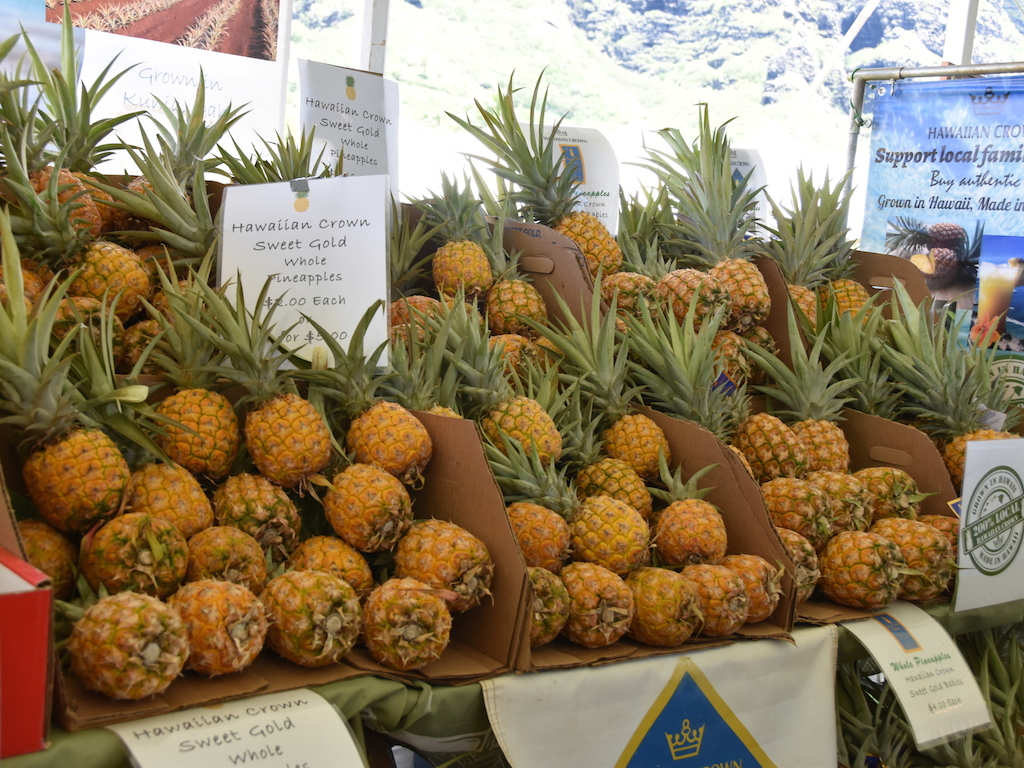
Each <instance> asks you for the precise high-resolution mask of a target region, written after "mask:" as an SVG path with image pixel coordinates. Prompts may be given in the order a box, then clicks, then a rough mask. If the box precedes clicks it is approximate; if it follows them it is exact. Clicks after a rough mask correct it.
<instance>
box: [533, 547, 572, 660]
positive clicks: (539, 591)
mask: <svg viewBox="0 0 1024 768" xmlns="http://www.w3.org/2000/svg"><path fill="white" fill-rule="evenodd" d="M526 570H527V574H528V575H529V577H530V586H531V589H532V591H533V602H532V604H531V606H530V647H531V648H539V647H540V646H542V645H547V644H548V643H550V642H551V641H552V640H554V639H555V638H556V637H558V634H559V633H560V632H561V631H562V628H563V627H564V626H565V622H566V621H568V619H569V592H568V591H567V590H566V588H565V585H564V584H563V583H562V580H561V579H560V578H558V576H557V575H555V574H554V573H552V572H551V571H549V570H547V569H546V568H537V567H534V566H529V567H528V568H527V569H526Z"/></svg>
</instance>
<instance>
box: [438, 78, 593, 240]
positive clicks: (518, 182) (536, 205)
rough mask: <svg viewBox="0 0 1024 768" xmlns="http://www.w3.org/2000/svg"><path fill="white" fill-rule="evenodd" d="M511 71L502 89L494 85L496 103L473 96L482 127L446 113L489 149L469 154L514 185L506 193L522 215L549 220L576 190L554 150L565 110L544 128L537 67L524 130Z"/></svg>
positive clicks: (568, 206)
mask: <svg viewBox="0 0 1024 768" xmlns="http://www.w3.org/2000/svg"><path fill="white" fill-rule="evenodd" d="M514 77H515V73H513V74H512V75H510V76H509V80H508V88H507V89H505V90H502V89H501V87H500V86H499V87H498V94H497V102H498V103H497V106H496V107H494V108H490V109H488V108H487V107H485V106H483V105H482V104H481V103H480V102H479V101H474V104H475V105H476V108H477V111H478V112H479V113H480V117H481V119H482V120H483V122H484V127H480V126H476V125H473V124H472V123H470V122H469V120H468V119H463V118H460V117H458V116H456V115H453V114H452V113H451V112H449V113H447V114H448V116H449V117H450V118H452V120H454V121H455V122H456V123H457V124H458V125H459V126H460V127H461V128H464V129H465V130H466V131H468V132H469V133H470V134H471V135H472V136H473V137H474V138H476V139H478V140H479V141H480V142H481V143H482V144H483V145H484V146H485V147H487V148H488V149H489V150H490V151H491V152H493V153H494V155H495V157H496V159H491V158H486V157H481V156H479V155H470V156H469V157H471V158H473V159H476V160H480V161H481V162H484V163H486V164H488V165H489V166H490V167H491V169H492V170H493V171H494V173H496V174H497V175H498V176H499V177H501V178H503V179H505V180H506V181H509V182H511V183H512V184H513V185H515V186H516V187H518V189H515V190H513V191H512V192H511V193H510V198H511V199H512V200H513V201H515V202H516V203H517V204H518V205H520V206H521V212H522V214H523V217H524V219H525V220H527V221H529V220H533V219H536V220H538V221H541V222H542V223H545V224H553V223H554V222H556V221H558V220H559V219H561V218H562V217H563V216H565V215H566V214H568V213H569V212H570V211H571V210H572V207H573V205H574V204H575V202H576V200H577V198H578V197H579V195H580V191H579V185H578V183H577V182H576V180H575V178H574V177H573V175H572V174H570V173H565V172H564V167H563V163H562V157H561V154H560V153H557V152H556V148H557V145H556V142H555V136H556V134H557V132H558V129H559V127H561V124H562V120H564V119H565V116H564V115H563V116H562V117H560V118H558V120H556V121H555V123H554V125H553V126H552V127H551V128H550V130H548V131H547V132H545V128H544V126H545V116H546V114H547V103H548V89H547V88H545V89H544V90H543V93H542V92H541V83H542V81H543V79H544V73H543V72H541V74H540V76H538V78H537V83H536V85H535V86H534V88H533V96H532V98H531V100H530V119H529V122H528V124H527V126H526V130H525V131H524V129H523V126H522V124H521V123H520V121H519V118H518V116H517V115H516V107H515V99H514V97H515V94H516V93H517V92H518V90H519V89H517V88H514V87H513V79H514Z"/></svg>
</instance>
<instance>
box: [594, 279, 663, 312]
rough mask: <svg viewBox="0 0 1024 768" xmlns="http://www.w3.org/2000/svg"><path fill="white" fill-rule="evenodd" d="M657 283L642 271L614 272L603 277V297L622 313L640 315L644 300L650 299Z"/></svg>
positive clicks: (606, 302)
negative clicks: (613, 303) (613, 302)
mask: <svg viewBox="0 0 1024 768" xmlns="http://www.w3.org/2000/svg"><path fill="white" fill-rule="evenodd" d="M656 285H657V283H656V282H655V280H654V278H652V277H650V276H648V275H644V274H641V273H640V272H613V273H612V274H610V275H603V276H602V277H601V286H600V288H601V299H602V300H603V301H604V302H605V304H608V305H609V306H610V305H611V303H612V301H613V300H614V301H615V309H616V311H617V312H620V313H622V314H630V315H638V314H639V313H640V304H641V302H642V301H647V300H649V299H650V297H651V296H652V295H654V292H655V286H656Z"/></svg>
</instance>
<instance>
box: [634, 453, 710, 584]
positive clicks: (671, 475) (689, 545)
mask: <svg viewBox="0 0 1024 768" xmlns="http://www.w3.org/2000/svg"><path fill="white" fill-rule="evenodd" d="M714 466H715V465H712V466H711V467H704V468H703V469H700V470H698V471H696V472H694V473H693V475H691V476H690V479H689V480H687V481H686V482H683V479H682V475H681V472H682V470H681V468H676V470H675V471H674V472H672V471H670V470H669V468H668V464H667V462H665V461H664V459H663V460H662V466H661V476H662V483H663V484H664V485H665V489H664V490H660V489H657V488H655V489H653V490H652V493H653V494H654V495H656V496H657V497H658V498H659V499H661V500H662V501H665V502H668V505H667V506H666V507H665V508H664V509H661V510H659V511H658V513H657V514H656V515H655V517H654V526H653V536H652V538H653V540H654V546H655V552H656V553H657V557H658V561H659V562H660V563H662V564H664V565H667V566H669V567H673V566H686V565H695V564H697V563H720V562H721V561H722V558H724V557H725V554H726V550H727V549H728V534H727V532H726V529H725V521H724V520H723V519H722V513H721V512H719V510H718V508H717V507H715V506H714V505H713V504H712V503H711V502H709V501H705V500H704V498H703V497H704V496H705V495H707V493H708V492H709V491H711V490H713V489H712V488H707V487H705V488H698V487H697V483H698V481H699V480H700V478H701V477H703V476H704V475H706V474H707V473H708V472H709V471H710V470H711V469H713V467H714Z"/></svg>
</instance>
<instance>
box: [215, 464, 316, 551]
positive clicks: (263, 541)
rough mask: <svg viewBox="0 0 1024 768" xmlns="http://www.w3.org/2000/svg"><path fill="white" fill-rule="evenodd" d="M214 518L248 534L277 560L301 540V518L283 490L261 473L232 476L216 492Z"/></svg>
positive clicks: (218, 523) (219, 523) (222, 523)
mask: <svg viewBox="0 0 1024 768" xmlns="http://www.w3.org/2000/svg"><path fill="white" fill-rule="evenodd" d="M213 519H214V522H215V523H216V524H217V525H233V526H235V527H236V528H240V529H241V530H243V531H245V532H246V533H248V534H249V535H250V536H252V537H253V538H254V539H256V541H257V542H259V545H260V546H261V547H262V548H263V551H264V552H267V553H268V554H269V555H270V557H271V559H272V560H274V561H276V562H284V561H286V560H287V559H288V556H289V554H290V553H291V551H292V550H293V549H294V548H295V545H296V544H297V543H298V541H299V538H300V535H301V529H302V518H301V517H300V516H299V511H298V509H297V508H296V507H295V502H293V501H292V500H291V498H289V496H288V494H287V493H285V491H284V489H283V488H281V487H280V486H277V485H275V484H274V483H272V482H270V480H268V479H267V478H265V477H263V476H262V475H254V474H250V473H248V472H243V473H242V474H239V475H232V476H231V477H229V478H228V479H227V480H225V481H224V482H223V483H221V484H220V485H219V486H217V488H216V490H214V492H213Z"/></svg>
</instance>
